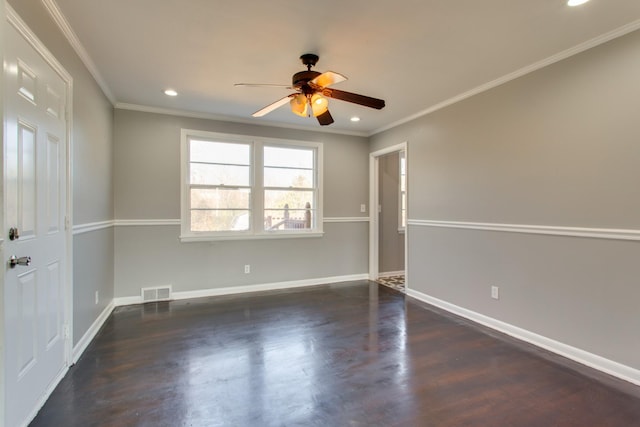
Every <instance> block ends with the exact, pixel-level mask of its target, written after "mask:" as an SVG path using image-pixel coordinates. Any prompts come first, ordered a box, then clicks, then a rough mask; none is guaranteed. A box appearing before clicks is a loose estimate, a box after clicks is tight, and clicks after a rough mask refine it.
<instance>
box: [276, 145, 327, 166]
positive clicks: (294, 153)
mask: <svg viewBox="0 0 640 427" xmlns="http://www.w3.org/2000/svg"><path fill="white" fill-rule="evenodd" d="M314 151H315V150H314V149H312V148H288V147H287V148H284V147H264V165H265V166H283V167H290V168H303V169H313V166H314V165H313V163H314V162H313V153H314Z"/></svg>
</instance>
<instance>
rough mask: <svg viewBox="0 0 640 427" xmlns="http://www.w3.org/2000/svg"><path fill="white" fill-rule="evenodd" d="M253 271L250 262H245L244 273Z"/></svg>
mask: <svg viewBox="0 0 640 427" xmlns="http://www.w3.org/2000/svg"><path fill="white" fill-rule="evenodd" d="M249 273H251V266H250V265H249V264H245V266H244V274H249Z"/></svg>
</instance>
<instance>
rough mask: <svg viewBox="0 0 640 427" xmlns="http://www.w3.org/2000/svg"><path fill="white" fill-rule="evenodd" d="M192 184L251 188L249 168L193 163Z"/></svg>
mask: <svg viewBox="0 0 640 427" xmlns="http://www.w3.org/2000/svg"><path fill="white" fill-rule="evenodd" d="M190 179H191V184H201V185H231V186H249V185H250V167H249V166H227V165H211V164H202V163H191V178H190Z"/></svg>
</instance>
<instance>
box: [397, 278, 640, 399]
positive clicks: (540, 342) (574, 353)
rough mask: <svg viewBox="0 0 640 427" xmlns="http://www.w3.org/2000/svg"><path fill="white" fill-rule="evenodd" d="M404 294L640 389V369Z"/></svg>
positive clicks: (440, 302) (417, 294) (424, 297)
mask: <svg viewBox="0 0 640 427" xmlns="http://www.w3.org/2000/svg"><path fill="white" fill-rule="evenodd" d="M406 294H407V295H409V296H410V297H413V298H415V299H418V300H420V301H423V302H426V303H428V304H431V305H434V306H436V307H439V308H441V309H443V310H446V311H448V312H450V313H453V314H457V315H458V316H462V317H464V318H466V319H469V320H471V321H473V322H476V323H479V324H481V325H484V326H487V327H489V328H491V329H495V330H497V331H500V332H502V333H505V334H507V335H510V336H512V337H514V338H517V339H519V340H521V341H525V342H528V343H529V344H533V345H535V346H537V347H541V348H543V349H545V350H548V351H551V352H553V353H556V354H559V355H560V356H563V357H566V358H567V359H571V360H573V361H575V362H578V363H580V364H583V365H585V366H588V367H590V368H593V369H597V370H599V371H602V372H604V373H607V374H609V375H612V376H614V377H617V378H620V379H622V380H625V381H628V382H630V383H632V384H635V385H638V386H640V370H638V369H635V368H632V367H630V366H626V365H623V364H621V363H618V362H614V361H613V360H609V359H605V358H604V357H602V356H598V355H597V354H593V353H589V352H588V351H585V350H581V349H579V348H576V347H572V346H570V345H567V344H564V343H561V342H559V341H555V340H552V339H550V338H547V337H544V336H542V335H538V334H536V333H534V332H531V331H528V330H526V329H522V328H519V327H517V326H514V325H511V324H509V323H505V322H502V321H500V320H497V319H494V318H492V317H488V316H485V315H483V314H480V313H477V312H475V311H471V310H468V309H466V308H462V307H459V306H457V305H454V304H451V303H449V302H446V301H443V300H440V299H438V298H434V297H431V296H429V295H426V294H423V293H422V292H418V291H415V290H413V289H407V290H406Z"/></svg>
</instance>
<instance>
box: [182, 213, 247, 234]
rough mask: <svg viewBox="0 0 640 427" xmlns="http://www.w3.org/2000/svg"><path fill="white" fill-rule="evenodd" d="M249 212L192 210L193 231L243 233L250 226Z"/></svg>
mask: <svg viewBox="0 0 640 427" xmlns="http://www.w3.org/2000/svg"><path fill="white" fill-rule="evenodd" d="M250 223H251V222H250V215H249V211H248V210H215V209H211V210H192V211H191V231H231V230H235V231H242V230H248V229H249V224H250Z"/></svg>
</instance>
